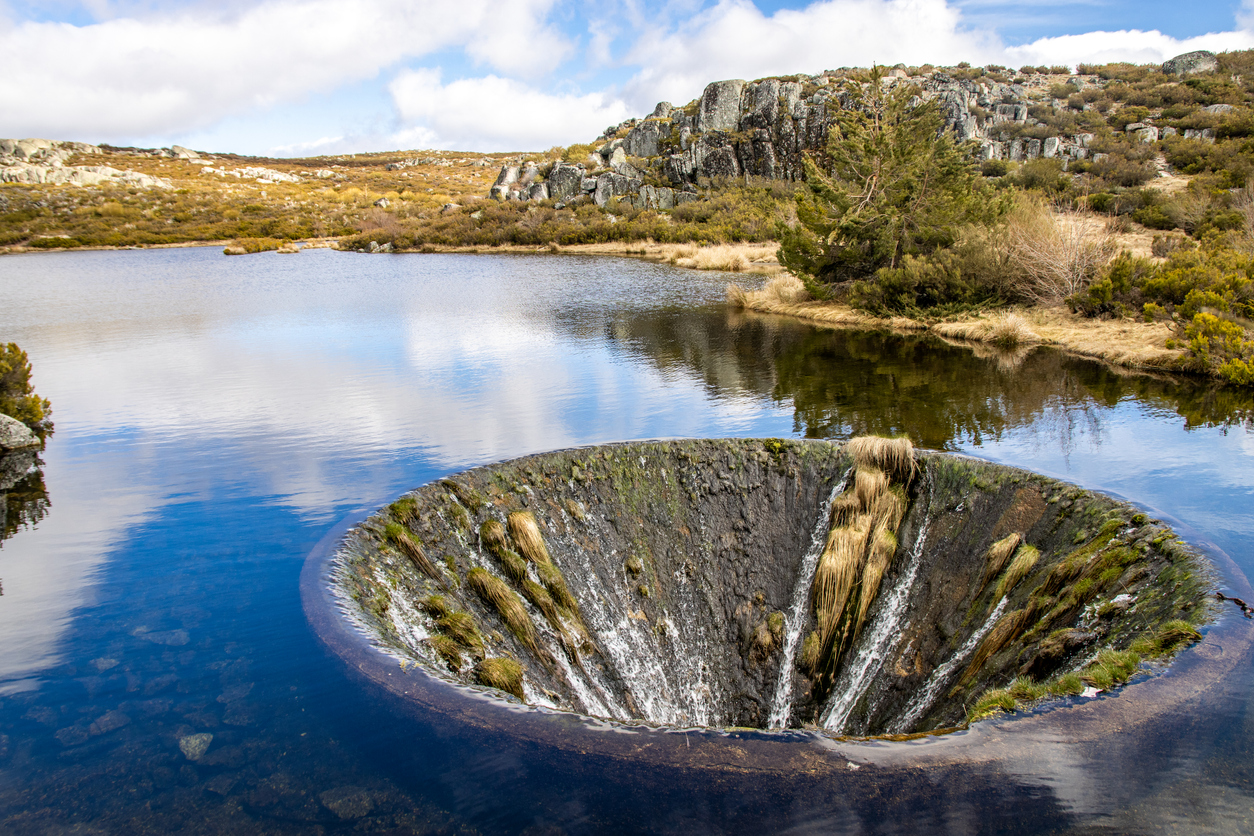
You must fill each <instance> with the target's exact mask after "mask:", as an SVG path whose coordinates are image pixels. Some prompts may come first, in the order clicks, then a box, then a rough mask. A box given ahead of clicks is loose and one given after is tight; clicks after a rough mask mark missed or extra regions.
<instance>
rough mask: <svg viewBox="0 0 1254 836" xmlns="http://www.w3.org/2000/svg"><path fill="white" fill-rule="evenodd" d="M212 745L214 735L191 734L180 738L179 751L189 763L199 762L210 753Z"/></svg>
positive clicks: (207, 733) (205, 733)
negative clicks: (206, 753) (210, 745)
mask: <svg viewBox="0 0 1254 836" xmlns="http://www.w3.org/2000/svg"><path fill="white" fill-rule="evenodd" d="M210 743H213V735H212V734H210V733H209V732H201V733H200V734H189V735H186V736H185V737H180V738H179V751H180V752H182V753H183V756H184V757H185V758H187V759H188V760H189V761H198V760H200V759H201V758H203V757H204V756H205V752H207V751H209V744H210Z"/></svg>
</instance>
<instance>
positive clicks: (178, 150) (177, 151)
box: [170, 145, 200, 160]
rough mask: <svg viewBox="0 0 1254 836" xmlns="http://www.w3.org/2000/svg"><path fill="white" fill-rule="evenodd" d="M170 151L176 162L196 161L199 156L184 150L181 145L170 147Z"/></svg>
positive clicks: (190, 150)
mask: <svg viewBox="0 0 1254 836" xmlns="http://www.w3.org/2000/svg"><path fill="white" fill-rule="evenodd" d="M170 151H171V152H172V153H173V154H174V158H175V159H178V160H198V159H200V155H199V154H197V153H196V152H195V151H193V150H192V149H190V148H184V147H183V146H182V145H171V146H170Z"/></svg>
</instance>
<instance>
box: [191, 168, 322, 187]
mask: <svg viewBox="0 0 1254 836" xmlns="http://www.w3.org/2000/svg"><path fill="white" fill-rule="evenodd" d="M200 173H201V174H214V175H217V176H218V177H236V178H239V179H241V180H255V181H257V182H258V183H261V184H263V185H265V184H268V183H299V182H301V178H300V177H299V176H297V175H295V174H288V173H286V172H283V171H279V170H278V169H274V168H263V167H261V166H245V167H244V168H214V167H213V166H206V167H205V168H202V169H201V170H200ZM328 174H329V175H330V176H331V177H334V176H335V172H333V171H332V172H328ZM315 176H318V177H321V176H322V173H321V172H318V173H317V174H316V175H315Z"/></svg>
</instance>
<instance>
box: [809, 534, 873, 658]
mask: <svg viewBox="0 0 1254 836" xmlns="http://www.w3.org/2000/svg"><path fill="white" fill-rule="evenodd" d="M869 532H870V519H869V518H865V519H862V518H860V519H858V520H855V522H854V525H852V526H847V527H845V528H838V529H834V530H833V531H832V532H831V533H830V534H829V535H828V537H827V545H826V546H825V547H824V548H823V554H822V556H820V557H819V565H818V568H817V569H816V570H815V572H814V585H813V587H812V594H813V596H814V609H815V611H816V612H817V613H818V616H819V625H818V626H819V635H820V637H821V638H822V639H823V643H824V644H825V645H826V644H827V643H828V640H829V637H830V636H831V635H832V633H833V631H834V630H835V629H836V626H837V624H838V623H839V621H840V617H841V616H842V615H843V614H844V612H845V605H846V604H847V603H848V601H849V594H850V593H851V592H852V591H853V587H854V584H855V583H857V581H858V576H859V573H860V572H861V569H862V559H863V556H864V553H865V551H866V539H867V534H868V533H869Z"/></svg>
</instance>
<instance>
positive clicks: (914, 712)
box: [891, 598, 1007, 734]
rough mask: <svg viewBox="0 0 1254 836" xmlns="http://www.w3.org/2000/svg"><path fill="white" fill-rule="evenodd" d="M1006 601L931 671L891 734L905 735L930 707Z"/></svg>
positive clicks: (995, 620) (1002, 608)
mask: <svg viewBox="0 0 1254 836" xmlns="http://www.w3.org/2000/svg"><path fill="white" fill-rule="evenodd" d="M1006 600H1007V599H1006V598H1002V599H1001V600H1000V601H998V602H997V606H996V607H994V608H993V611H992V612H991V613H989V616H988V618H987V619H985V621H984V623H983V624H981V625H980V629H978V630H976V631H975V632H974V633H972V634H971V637H970V638H969V639H967V640H966V641H965V642H963V645H962V647H960V648H958V649H957V650H956V651H955V652H954V655H953V656H950V657H949V658H948V659H946V660H945V663H944V664H942V665H941V666H940V667H939V668H937V669H936V670H934V671H932V675H931V676H930V677H928V680H927V684H926V685H924V686H923V687H922V688H921V689H920V690H919V691H917V692H916V693H915V695H914V698H913V699H911V700H910V703H909V705H907V706H906V710H905V711H904V712H903V713H902V715H901V717H900V718H898V719H897V720H896V721H895V722H894V723H893V728H892V731H891V733H895V734H903V733H905V731H906V730H907V729H909V728H910V727H911V726H913V725H914V723H915V722H916V721H917V720H918V719H919V718H920V717H922V716H923V714H924V712H925V711H927V710H928V708H930V707H931V705H932V702H933V701H934V700H935V699H936V696H937V694H939V693H940V692H941V690H942V689H944V687H945V685H946V683H948V682H949V678H950V677H951V676H953V673H954V671H956V670H957V669H958V668H959V666H961V665H963V664H966V661H967V657H969V656H970V655H971V654H972V653H974V652H975V648H976V647H978V646H979V644H980V642H982V641H983V640H984V637H985V636H987V635H988V633H989V631H990V630H992V629H993V626H994V625H995V624H997V619H999V618H1001V613H1002V610H1004V609H1006Z"/></svg>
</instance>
